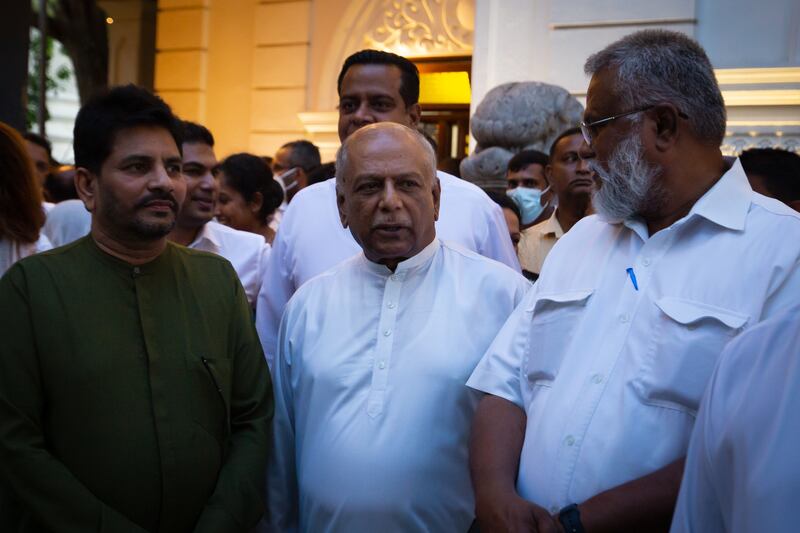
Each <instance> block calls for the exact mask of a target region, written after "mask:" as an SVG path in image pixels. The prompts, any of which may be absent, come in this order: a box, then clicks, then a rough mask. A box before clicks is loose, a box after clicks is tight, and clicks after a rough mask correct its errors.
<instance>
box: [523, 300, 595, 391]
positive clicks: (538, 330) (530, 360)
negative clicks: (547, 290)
mask: <svg viewBox="0 0 800 533" xmlns="http://www.w3.org/2000/svg"><path fill="white" fill-rule="evenodd" d="M592 292H594V291H592V290H591V289H586V290H575V291H567V292H560V293H557V294H546V295H542V296H540V297H539V299H538V300H536V303H535V304H534V308H533V318H532V321H531V330H530V335H529V337H528V349H527V350H526V351H525V354H526V355H525V360H524V362H523V365H524V366H523V368H524V371H525V375H526V377H527V379H528V384H529V385H531V386H545V387H549V386H551V384H552V382H553V380H554V379H555V378H556V376H557V375H558V371H559V369H560V368H561V363H562V362H563V360H564V354H565V353H566V352H567V349H568V348H569V344H570V343H571V342H572V339H573V336H574V335H573V334H574V333H575V329H576V328H577V327H578V324H579V322H580V319H581V317H582V316H583V313H584V311H585V309H586V303H587V302H588V301H589V297H590V296H591V295H592Z"/></svg>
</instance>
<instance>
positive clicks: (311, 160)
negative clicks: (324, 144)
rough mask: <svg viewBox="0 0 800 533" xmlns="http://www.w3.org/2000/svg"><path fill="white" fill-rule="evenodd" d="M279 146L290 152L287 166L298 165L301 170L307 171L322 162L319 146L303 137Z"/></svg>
mask: <svg viewBox="0 0 800 533" xmlns="http://www.w3.org/2000/svg"><path fill="white" fill-rule="evenodd" d="M281 148H288V149H289V150H290V152H291V153H290V154H289V168H293V167H300V168H302V169H303V172H306V173H308V172H311V171H312V170H314V169H315V168H317V167H318V166H319V165H320V163H321V162H322V159H321V158H320V156H319V148H317V146H316V145H315V144H314V143H312V142H310V141H306V140H304V139H301V140H299V141H292V142H289V143H286V144H284V145H283V146H281Z"/></svg>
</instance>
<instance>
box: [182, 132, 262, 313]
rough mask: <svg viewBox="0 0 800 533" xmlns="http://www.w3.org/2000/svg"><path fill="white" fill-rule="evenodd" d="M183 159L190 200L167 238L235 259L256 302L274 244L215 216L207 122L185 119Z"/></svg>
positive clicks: (215, 186)
mask: <svg viewBox="0 0 800 533" xmlns="http://www.w3.org/2000/svg"><path fill="white" fill-rule="evenodd" d="M182 133H183V142H182V148H181V159H182V167H183V175H184V176H185V177H186V200H184V202H183V205H181V210H180V213H178V220H177V222H176V224H175V228H174V229H173V230H172V232H171V233H170V234H169V235H168V236H167V238H168V239H169V240H171V241H173V242H176V243H178V244H182V245H183V246H186V247H188V248H193V249H196V250H202V251H204V252H210V253H212V254H217V255H221V256H222V257H224V258H225V259H227V260H228V261H230V262H231V265H233V269H234V270H236V274H237V275H238V276H239V281H241V282H242V286H243V287H244V292H245V294H246V295H247V301H248V302H249V303H250V306H251V307H255V306H256V298H257V297H258V291H259V289H260V288H261V278H262V277H263V275H264V268H265V267H266V264H267V259H268V258H269V251H270V246H269V244H267V242H266V241H265V240H264V238H263V237H261V236H260V235H256V234H255V233H250V232H247V231H239V230H235V229H233V228H229V227H227V226H224V225H222V224H220V223H219V222H216V221H214V220H212V218H214V207H215V205H216V202H217V192H218V190H219V185H218V184H217V180H216V177H215V173H216V171H217V157H216V155H215V154H214V136H213V135H212V134H211V132H210V131H208V129H207V128H206V127H205V126H202V125H200V124H196V123H194V122H188V121H184V122H183V128H182Z"/></svg>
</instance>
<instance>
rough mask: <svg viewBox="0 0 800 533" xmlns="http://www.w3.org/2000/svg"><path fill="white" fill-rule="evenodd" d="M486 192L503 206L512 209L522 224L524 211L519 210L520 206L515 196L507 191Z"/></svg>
mask: <svg viewBox="0 0 800 533" xmlns="http://www.w3.org/2000/svg"><path fill="white" fill-rule="evenodd" d="M486 194H487V195H488V196H489V198H491V199H492V201H493V202H494V203H496V204H497V205H499V206H500V207H501V208H503V209H511V211H512V212H513V213H514V214H515V215H516V216H517V220H519V223H520V225H522V211H520V210H519V206H518V205H517V202H515V201H514V199H513V198H511V197H510V196H509V195H507V194H505V193H499V192H495V191H487V192H486Z"/></svg>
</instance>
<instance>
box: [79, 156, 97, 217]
mask: <svg viewBox="0 0 800 533" xmlns="http://www.w3.org/2000/svg"><path fill="white" fill-rule="evenodd" d="M74 179H75V190H76V191H77V193H78V197H79V198H80V199H81V200H82V201H83V205H84V206H85V207H86V210H87V211H89V212H90V213H93V212H94V210H95V207H96V204H97V176H95V175H94V174H93V173H92V172H91V171H90V170H89V169H87V168H84V167H77V168H76V169H75V178H74Z"/></svg>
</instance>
